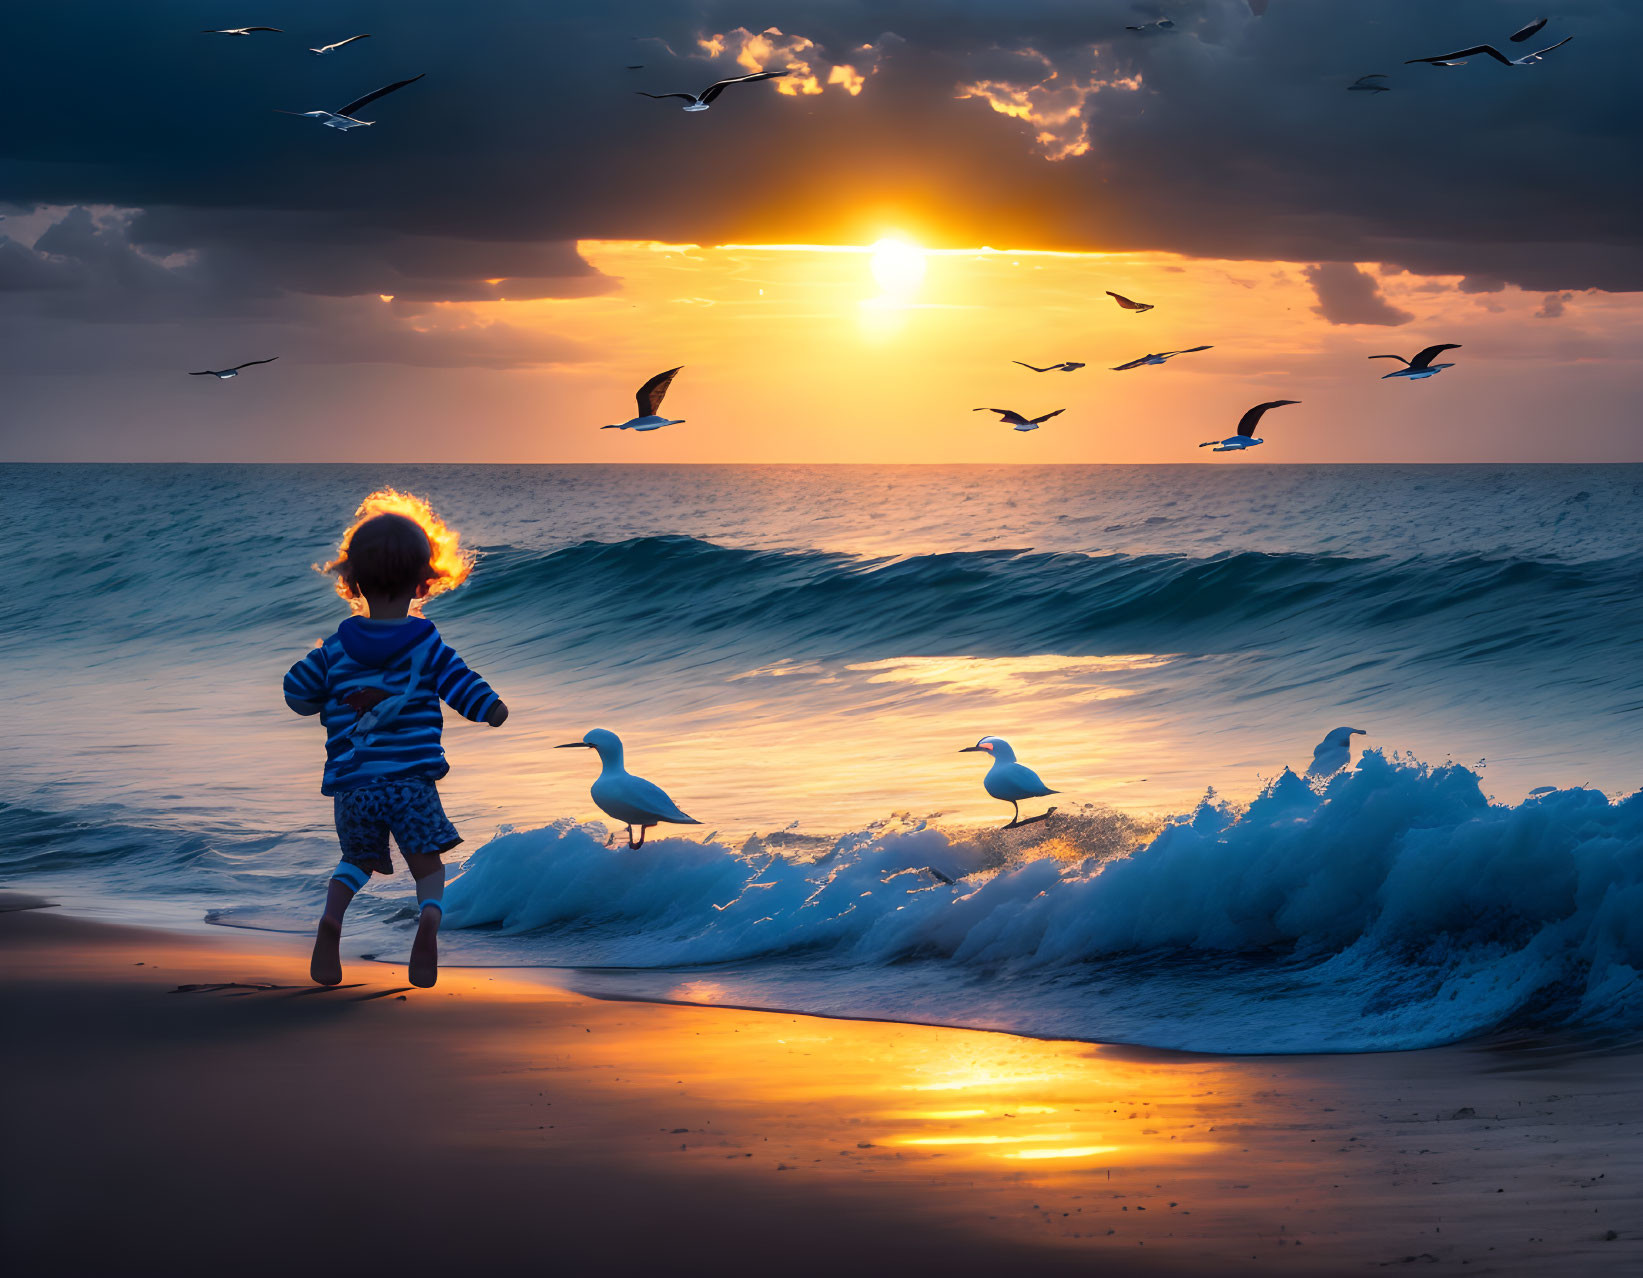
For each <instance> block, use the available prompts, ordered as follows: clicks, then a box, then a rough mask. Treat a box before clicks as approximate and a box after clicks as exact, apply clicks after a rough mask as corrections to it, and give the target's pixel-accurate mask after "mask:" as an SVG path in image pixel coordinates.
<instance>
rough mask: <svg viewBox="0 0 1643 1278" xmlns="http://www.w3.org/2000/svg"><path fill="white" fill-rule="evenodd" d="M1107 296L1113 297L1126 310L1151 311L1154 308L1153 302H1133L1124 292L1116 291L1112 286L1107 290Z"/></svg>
mask: <svg viewBox="0 0 1643 1278" xmlns="http://www.w3.org/2000/svg"><path fill="white" fill-rule="evenodd" d="M1107 296H1108V297H1110V298H1112V300H1113V301H1115V302H1117V303H1118V304H1119V305H1120V306H1122V307H1123V308H1124V309H1125V310H1126V311H1150V310H1151V309H1152V303H1151V302H1132V301H1131V300H1130V299H1129V298H1127V297H1125V296H1124V295H1123V294H1122V293H1114V292H1113V291H1112V290H1111V289H1110V288H1109V289H1108V290H1107Z"/></svg>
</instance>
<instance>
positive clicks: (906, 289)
mask: <svg viewBox="0 0 1643 1278" xmlns="http://www.w3.org/2000/svg"><path fill="white" fill-rule="evenodd" d="M867 264H868V267H869V269H870V270H871V271H872V272H873V279H874V280H875V281H876V282H877V284H878V286H879V291H880V292H881V293H882V294H883V296H884V300H885V301H888V302H904V301H906V300H907V299H908V298H910V297H911V296H912V295H913V294H914V293H916V292H917V291H918V286H919V285H920V284H921V283H922V282H923V280H924V250H923V249H921V248H919V246H918V245H916V244H909V243H908V242H907V241H906V240H896V239H885V240H880V241H878V243H876V244H874V245H873V246H872V247H871V248H869V249H868V258H867Z"/></svg>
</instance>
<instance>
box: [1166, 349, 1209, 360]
mask: <svg viewBox="0 0 1643 1278" xmlns="http://www.w3.org/2000/svg"><path fill="white" fill-rule="evenodd" d="M1214 349H1215V348H1214V347H1213V346H1189V347H1187V348H1186V349H1185V350H1181V351H1164V352H1162V354H1163V356H1164V358H1165V359H1170V358H1172V357H1173V356H1176V355H1191V354H1193V353H1194V352H1196V351H1212V350H1214Z"/></svg>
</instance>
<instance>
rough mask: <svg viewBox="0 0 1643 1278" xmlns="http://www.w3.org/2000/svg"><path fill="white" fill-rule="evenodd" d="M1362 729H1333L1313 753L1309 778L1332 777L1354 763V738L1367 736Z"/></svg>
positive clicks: (1308, 773)
mask: <svg viewBox="0 0 1643 1278" xmlns="http://www.w3.org/2000/svg"><path fill="white" fill-rule="evenodd" d="M1367 735H1368V733H1366V732H1365V731H1364V730H1363V729H1362V728H1331V729H1330V730H1329V733H1328V735H1326V736H1325V737H1324V739H1323V740H1322V741H1320V742H1318V745H1317V748H1316V749H1315V750H1313V751H1312V766H1311V767H1309V768H1308V769H1307V770H1306V774H1307V776H1309V777H1332V776H1334V775H1335V774H1336V773H1337V772H1339V771H1340V770H1341V769H1342V768H1344V767H1347V766H1348V765H1350V764H1351V762H1352V738H1353V737H1362V736H1367Z"/></svg>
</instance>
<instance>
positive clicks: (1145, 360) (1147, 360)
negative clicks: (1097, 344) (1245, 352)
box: [1112, 346, 1215, 373]
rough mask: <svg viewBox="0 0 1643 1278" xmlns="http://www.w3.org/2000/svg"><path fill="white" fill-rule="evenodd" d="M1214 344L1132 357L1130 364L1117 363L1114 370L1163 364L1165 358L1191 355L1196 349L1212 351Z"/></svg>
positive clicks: (1116, 371) (1119, 371) (1121, 370)
mask: <svg viewBox="0 0 1643 1278" xmlns="http://www.w3.org/2000/svg"><path fill="white" fill-rule="evenodd" d="M1214 349H1215V348H1214V347H1213V346H1189V347H1187V348H1186V350H1184V351H1159V352H1158V354H1156V355H1143V356H1142V357H1141V358H1140V359H1132V360H1131V361H1130V362H1129V363H1128V364H1115V365H1114V366H1113V370H1112V371H1113V372H1115V373H1122V372H1123V371H1124V370H1125V369H1127V368H1140V367H1141V366H1142V365H1143V364H1162V363H1163V362H1164V361H1165V360H1170V359H1174V358H1175V357H1176V356H1177V355H1191V354H1192V353H1193V352H1194V351H1212V350H1214Z"/></svg>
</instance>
